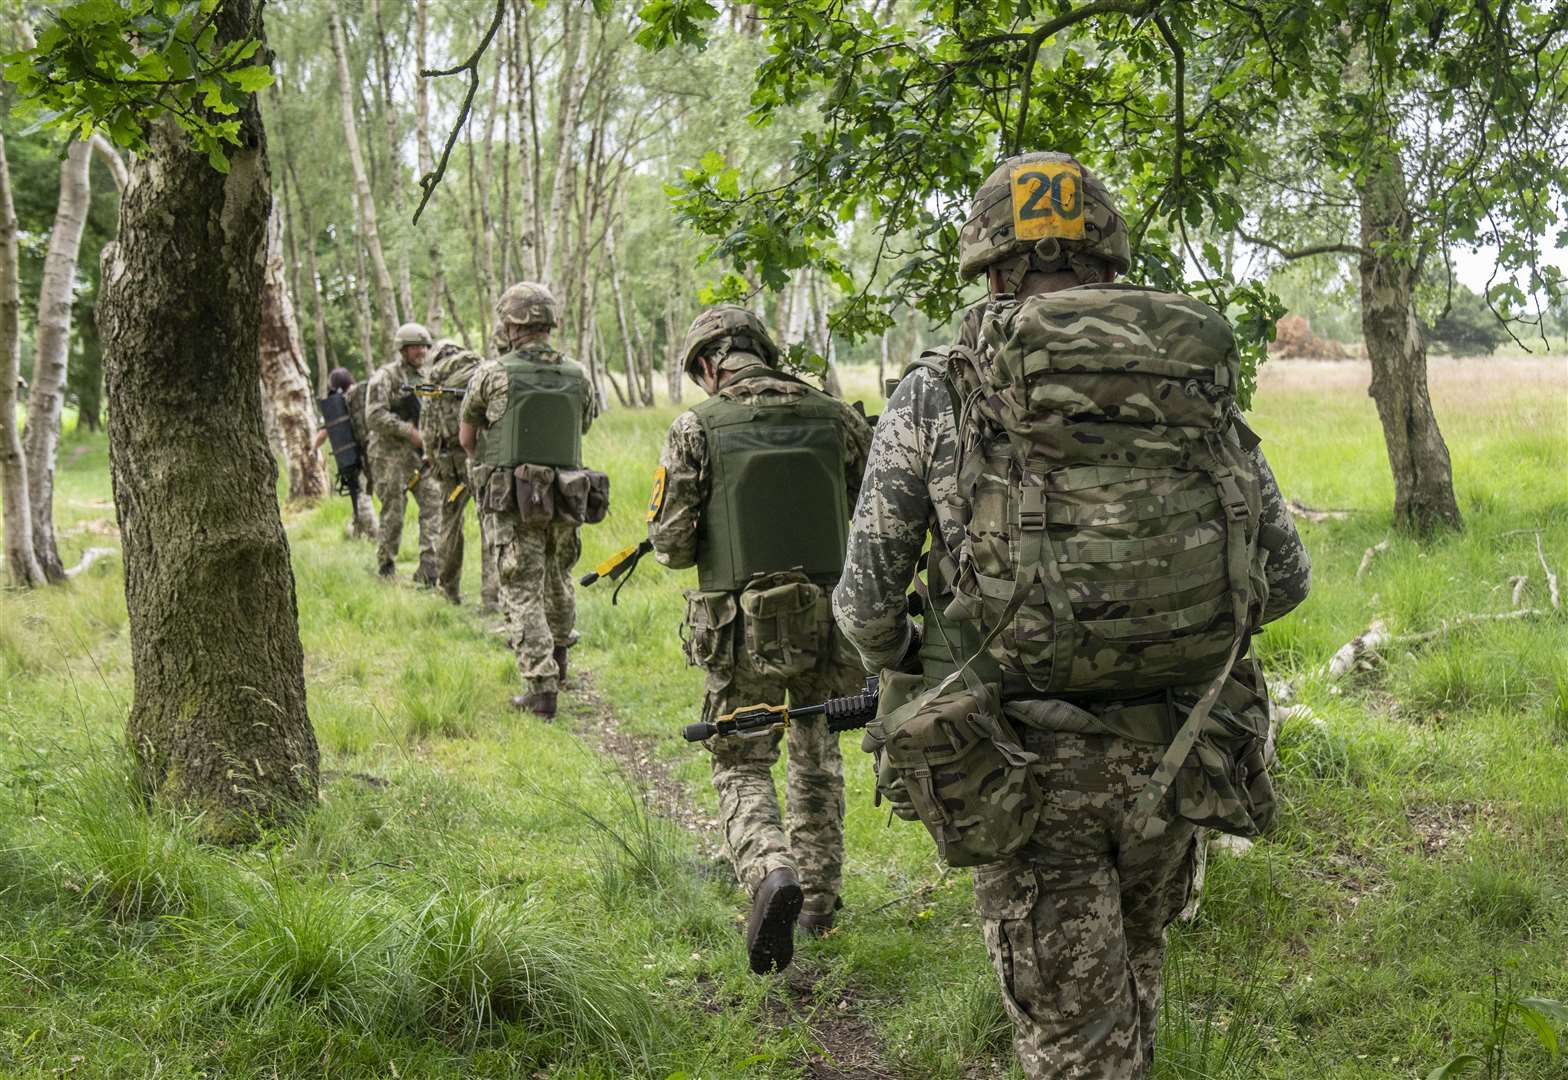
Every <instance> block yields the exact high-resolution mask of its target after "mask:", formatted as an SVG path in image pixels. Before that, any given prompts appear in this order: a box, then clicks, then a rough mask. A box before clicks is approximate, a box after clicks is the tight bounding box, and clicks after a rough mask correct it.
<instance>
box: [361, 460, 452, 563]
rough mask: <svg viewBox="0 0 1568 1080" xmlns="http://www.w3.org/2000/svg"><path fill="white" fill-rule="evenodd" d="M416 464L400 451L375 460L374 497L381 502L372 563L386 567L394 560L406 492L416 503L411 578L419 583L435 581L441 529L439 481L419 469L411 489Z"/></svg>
mask: <svg viewBox="0 0 1568 1080" xmlns="http://www.w3.org/2000/svg"><path fill="white" fill-rule="evenodd" d="M417 468H418V459H417V458H408V457H407V455H400V456H398V457H395V458H385V459H383V458H378V459H377V461H376V498H377V499H378V500H380V502H381V536H380V539H379V540H378V541H377V543H376V565H377V568H378V569H383V570H384V569H387V568H389V567H393V566H395V565H396V564H397V553H398V548H400V547H401V546H402V543H403V511H404V508H405V507H407V505H408V497H409V495H410V494H412V495H413V496H414V501H415V503H417V504H418V506H419V569H418V570H417V571H415V573H414V580H415V581H417V582H419V583H420V584H422V585H434V584H435V581H436V535H437V533H439V532H440V529H441V485H440V484H438V483H437V482H436V480H435V478H434V477H432V476H430V475H429V474H428V473H421V474H420V478H419V483H417V484H415V485H414V489H413V491H412V492H410V491H409V490H408V482H409V480H411V479H412V478H413V476H414V472H415V470H416V469H417Z"/></svg>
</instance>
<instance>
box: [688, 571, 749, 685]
mask: <svg viewBox="0 0 1568 1080" xmlns="http://www.w3.org/2000/svg"><path fill="white" fill-rule="evenodd" d="M737 610H738V609H737V607H736V604H735V594H734V593H728V592H704V591H702V590H700V589H688V590H687V591H686V642H685V652H686V662H687V663H689V664H691V665H693V666H695V667H700V668H707V669H708V670H709V671H713V670H715V669H717V668H720V667H721V666H724V665H728V666H733V665H734V663H735V615H736V612H737Z"/></svg>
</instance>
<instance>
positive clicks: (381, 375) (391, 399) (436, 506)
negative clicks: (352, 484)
mask: <svg viewBox="0 0 1568 1080" xmlns="http://www.w3.org/2000/svg"><path fill="white" fill-rule="evenodd" d="M394 344H395V345H396V346H397V356H396V357H394V358H393V359H392V360H390V361H388V362H387V363H386V364H383V365H382V366H381V367H379V368H377V369H376V372H375V374H373V375H371V376H370V387H369V389H368V390H367V391H366V393H365V416H366V419H367V420H368V422H369V425H370V457H371V459H372V461H374V462H375V470H376V497H377V498H379V499H380V500H381V539H380V541H379V543H377V545H376V571H377V573H379V574H380V575H381V576H382V577H384V578H390V577H391V576H392V575H393V574H394V573H396V572H397V552H398V547H399V546H400V545H401V543H402V540H403V508H404V507H405V506H406V505H407V502H408V495H409V493H410V492H412V493H413V495H414V501H415V502H416V503H417V504H418V506H419V569H418V570H416V571H415V572H414V582H415V584H418V585H426V586H429V585H434V584H435V583H436V533H437V531H438V529H439V527H440V516H441V489H440V486H439V485H438V484H437V483H436V481H435V478H434V477H432V476H430V475H429V470H427V469H424V468H423V465H422V459H423V455H424V448H425V443H424V438H423V437H422V436H421V435H420V434H419V398H418V397H416V396H415V395H414V393H413V392H412V391H405V390H403V389H402V387H403V385H404V384H413V383H417V382H420V381H421V380H422V378H423V375H424V370H425V354H426V353H427V352H428V351H429V349H430V332H429V331H428V330H426V329H425V328H424V327H423V326H420V325H419V324H418V323H404V324H403V325H402V326H400V327H398V328H397V335H396V337H395V338H394Z"/></svg>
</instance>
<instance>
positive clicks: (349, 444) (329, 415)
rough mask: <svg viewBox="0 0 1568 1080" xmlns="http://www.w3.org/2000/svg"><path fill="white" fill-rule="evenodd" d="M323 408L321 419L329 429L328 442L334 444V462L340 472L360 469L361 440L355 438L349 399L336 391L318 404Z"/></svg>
mask: <svg viewBox="0 0 1568 1080" xmlns="http://www.w3.org/2000/svg"><path fill="white" fill-rule="evenodd" d="M317 404H318V405H320V406H321V419H322V420H323V421H325V423H326V428H327V441H328V442H330V443H331V444H332V460H333V461H335V462H337V466H338V472H339V473H344V472H347V471H349V470H350V469H357V468H359V464H360V458H361V454H360V448H359V440H358V439H356V438H354V423H353V419H352V418H351V417H350V416H349V409H348V399H347V398H345V397H344V396H343V394H342V393H340V392H336V391H334V392H333V393H330V394H328V395H327V396H326V397H324V398H322V399H321V400H320V401H318V402H317Z"/></svg>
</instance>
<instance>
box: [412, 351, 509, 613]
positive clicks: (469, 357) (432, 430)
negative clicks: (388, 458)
mask: <svg viewBox="0 0 1568 1080" xmlns="http://www.w3.org/2000/svg"><path fill="white" fill-rule="evenodd" d="M432 355H433V356H434V360H432V362H431V364H430V370H429V373H428V374H429V381H430V382H432V383H434V384H435V385H437V386H443V387H447V388H449V389H456V390H460V391H466V390H467V388H468V379H469V378H471V377H472V374H473V372H472V370H465V369H466V368H469V367H470V365H472V364H473V363H474V362H475V359H476V358H475V357H474V355H473V354H472V353H470V352H468V351H467V350H465V349H460V348H458V347H457V346H455V345H450V344H441V345H438V346H437V347H436V349H435V351H434V352H433V353H432ZM461 409H462V404H461V399H453V398H447V397H432V398H427V399H425V402H424V408H423V409H422V410H421V411H420V414H419V431H420V434H421V435H422V436H423V437H424V440H425V456H426V458H427V459H428V460H429V462H430V475H431V476H432V477H434V478H435V481H436V483H437V484H439V485H440V487H441V529H440V532H439V534H438V535H437V537H436V584H437V585H438V586H439V587H440V589H441V592H442V593H443V594H445V596H446V598H447V599H448V600H450V601H452V603H454V604H456V603H459V602H461V599H462V596H461V589H462V581H463V518H464V516H465V514H464V512H465V511H466V510H467V509H468V504H469V503H470V502H472V501H473V489H472V485H471V482H470V477H469V474H468V458H467V456H466V455H465V454H464V453H463V448H462V446H460V445H459V444H458V442H457V414H458V412H459V411H460V410H461ZM479 538H480V575H479V579H480V584H479V591H480V602H481V604H482V605H483V606H484V608H485V610H487V611H492V610H494V609H495V608H496V606H497V596H498V593H497V586H496V581H495V553H494V551H493V545H492V544H491V543H490V537H489V533H488V532H487V531H486V529H485V521H484V517H483V515H480V520H479Z"/></svg>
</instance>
